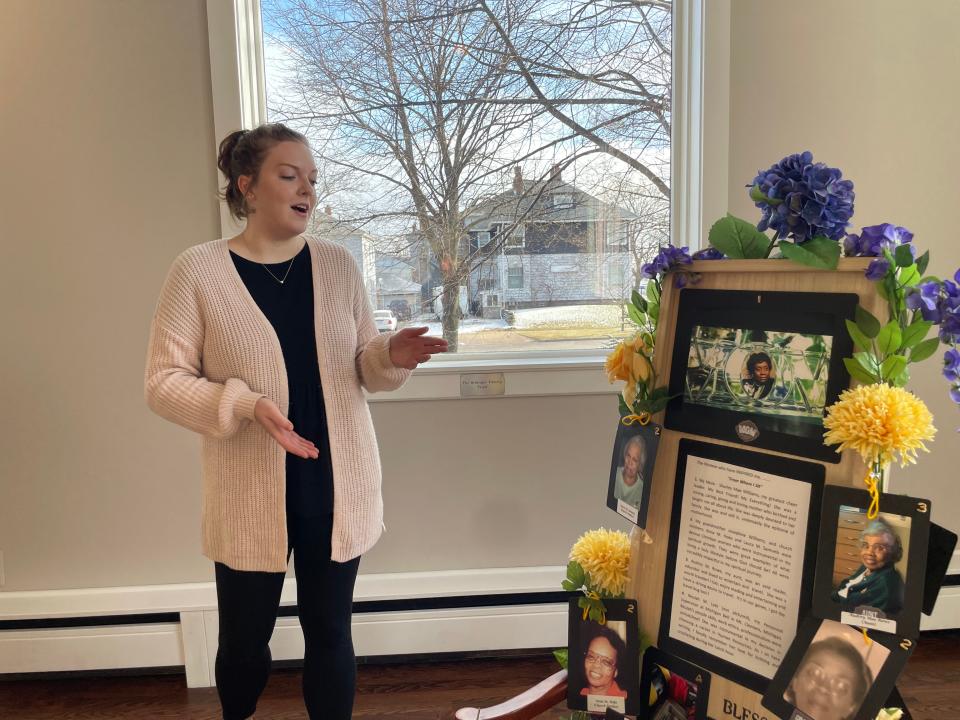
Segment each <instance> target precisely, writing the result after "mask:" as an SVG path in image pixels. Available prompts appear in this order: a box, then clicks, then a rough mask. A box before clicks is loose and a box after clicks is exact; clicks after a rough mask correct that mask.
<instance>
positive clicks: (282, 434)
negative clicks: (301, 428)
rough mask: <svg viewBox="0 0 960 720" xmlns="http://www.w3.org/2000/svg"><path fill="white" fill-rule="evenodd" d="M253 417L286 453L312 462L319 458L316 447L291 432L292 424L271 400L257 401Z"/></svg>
mask: <svg viewBox="0 0 960 720" xmlns="http://www.w3.org/2000/svg"><path fill="white" fill-rule="evenodd" d="M253 416H254V417H255V418H256V419H257V422H258V423H260V424H261V425H262V426H263V428H264V430H266V431H267V432H268V433H270V436H271V437H272V438H273V439H274V440H276V441H277V442H278V443H280V446H281V447H282V448H283V449H284V450H286V451H287V452H288V453H292V454H293V455H296V456H298V457H302V458H308V459H313V460H316V459H317V458H318V457H319V456H320V451H319V450H317V446H316V445H314V444H313V443H312V442H310V441H309V440H307V439H306V438H302V437H300V436H299V435H297V434H296V433H295V432H294V431H293V423H292V422H290V421H289V420H288V419H287V418H285V417H284V416H283V413H282V412H280V408H278V407H277V406H276V404H275V403H274V402H273V400H270V399H269V398H265V397H262V398H260V399H259V400H257V404H256V405H255V406H254V408H253Z"/></svg>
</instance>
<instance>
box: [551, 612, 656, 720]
mask: <svg viewBox="0 0 960 720" xmlns="http://www.w3.org/2000/svg"><path fill="white" fill-rule="evenodd" d="M577 603H578V598H576V597H572V598H570V600H569V625H568V633H567V642H568V652H567V660H568V661H567V707H569V708H570V709H571V710H585V711H589V712H591V713H603V712H605V711H606V710H607V709H608V708H612V709H613V710H615V711H616V712H618V713H621V714H626V715H636V714H637V708H638V707H639V706H640V682H639V679H640V672H639V665H640V662H639V660H640V631H639V624H638V618H637V614H638V611H637V602H636V600H630V599H625V600H611V599H605V600H604V601H603V604H604V606H605V607H606V617H605V622H604V624H603V625H601V624H600V623H597V622H595V621H593V620H589V619H584V617H583V609H582V608H581V607H580V606H579V605H578V604H577ZM611 623H623V625H622V626H619V629H622V630H623V634H622V635H621V633H620V632H617V633H616V634H617V635H618V636H620V638H621V640H622V642H623V644H624V646H625V647H621V650H620V652H618V654H617V667H616V671H615V675H614V677H613V679H614V680H615V682H616V683H617V685H618V687H619V688H620V690H621V691H623V692H625V693H626V697H623V698H622V703H618V702H616V700H617V698H613V697H610V698H608V699H604V698H607V696H602V695H601V696H597V695H594V696H593V697H592V698H591V697H590V696H589V695H583V694H581V691H582V690H587V689H588V687H589V682H588V681H587V679H586V673H585V659H586V658H585V655H586V653H587V650H588V648H589V646H590V643H591V641H592V640H593V639H595V638H596V637H597V635H599V634H602V633H603V632H604V630H603V629H604V628H606V629H607V630H613V629H614V628H616V627H618V626H613V627H611ZM591 700H592V701H594V702H599V703H601V705H602V706H594V707H593V709H591V707H590V701H591Z"/></svg>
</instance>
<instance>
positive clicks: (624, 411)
mask: <svg viewBox="0 0 960 720" xmlns="http://www.w3.org/2000/svg"><path fill="white" fill-rule="evenodd" d="M617 398H618V399H619V400H620V402H619V405H620V417H626V416H627V415H631V414H633V410H631V409H630V406H629V405H627V401H626V400H624V399H623V394H618V395H617Z"/></svg>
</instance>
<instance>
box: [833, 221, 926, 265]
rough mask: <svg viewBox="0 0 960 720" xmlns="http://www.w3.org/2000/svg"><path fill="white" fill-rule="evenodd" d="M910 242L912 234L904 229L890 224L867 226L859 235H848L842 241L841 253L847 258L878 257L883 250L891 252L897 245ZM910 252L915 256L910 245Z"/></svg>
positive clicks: (913, 248) (914, 249)
mask: <svg viewBox="0 0 960 720" xmlns="http://www.w3.org/2000/svg"><path fill="white" fill-rule="evenodd" d="M911 240H913V233H912V232H910V231H909V230H907V229H906V228H905V227H900V226H899V225H892V224H891V223H883V224H882V225H868V226H867V227H865V228H863V230H861V231H860V234H859V235H854V234H853V233H849V234H848V235H847V236H846V237H845V238H844V239H843V251H844V254H845V255H846V256H847V257H879V256H880V255H883V251H884V250H889V251H890V252H893V251H894V250H896V249H897V246H898V245H906V244H907V243H909V242H910V241H911ZM910 252H911V254H912V255H913V256H914V257H916V256H917V251H916V248H915V247H914V246H913V245H910Z"/></svg>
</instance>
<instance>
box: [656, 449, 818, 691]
mask: <svg viewBox="0 0 960 720" xmlns="http://www.w3.org/2000/svg"><path fill="white" fill-rule="evenodd" d="M825 470H826V469H825V467H824V466H823V465H821V464H820V463H811V462H805V461H803V460H796V459H793V458H785V457H780V456H775V455H768V454H766V453H756V452H750V451H748V450H742V449H740V448H734V447H729V446H726V445H714V444H710V443H704V442H698V441H694V440H688V439H683V440H681V441H680V449H679V454H678V457H677V477H676V482H675V485H674V497H673V522H672V523H671V528H670V539H669V546H668V547H667V557H669V558H672V559H673V561H672V562H670V563H668V564H667V568H666V572H665V576H664V591H663V611H662V613H661V621H660V634H659V638H660V641H659V647H660V649H661V650H664V651H666V652H669V653H672V654H674V655H679V656H681V657H684V658H686V659H688V660H689V661H690V662H693V663H696V664H697V665H699V666H700V667H702V668H704V669H705V670H708V671H710V672H712V673H714V674H715V675H720V676H722V677H725V678H729V679H731V680H733V681H734V682H737V683H739V684H740V685H743V686H744V687H747V688H749V689H751V690H753V691H754V692H757V693H762V692H763V691H764V689H765V688H766V685H767V682H768V681H769V680H770V678H772V677H773V676H774V673H775V672H776V670H777V667H778V666H779V665H780V660H781V659H782V658H783V655H784V653H785V652H786V651H787V649H788V648H789V647H790V643H791V642H793V638H794V635H795V634H796V632H797V627H798V625H799V623H800V618H801V617H802V616H803V615H805V614H806V613H807V612H808V611H809V609H810V601H811V598H812V594H813V574H814V568H815V566H816V541H817V536H818V531H819V526H818V518H819V512H820V504H821V499H822V496H823V483H824V474H825Z"/></svg>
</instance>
